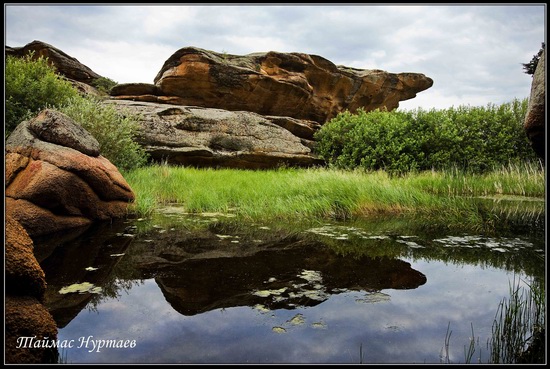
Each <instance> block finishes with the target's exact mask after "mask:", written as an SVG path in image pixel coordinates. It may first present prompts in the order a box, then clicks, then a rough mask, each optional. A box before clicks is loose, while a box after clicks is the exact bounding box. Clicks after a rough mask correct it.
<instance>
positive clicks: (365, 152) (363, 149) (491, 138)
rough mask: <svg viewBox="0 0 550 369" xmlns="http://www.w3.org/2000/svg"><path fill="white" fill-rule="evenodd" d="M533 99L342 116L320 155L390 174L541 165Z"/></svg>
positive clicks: (324, 131) (321, 137)
mask: <svg viewBox="0 0 550 369" xmlns="http://www.w3.org/2000/svg"><path fill="white" fill-rule="evenodd" d="M527 105H528V100H527V99H524V100H522V101H519V100H517V99H516V100H514V101H513V102H511V103H507V104H502V105H500V106H497V105H494V104H489V105H487V106H486V107H470V106H460V107H458V108H454V107H452V108H449V109H445V110H435V109H432V110H430V111H426V110H423V109H418V110H414V111H408V112H401V111H393V112H387V111H380V110H376V111H372V112H365V111H364V110H362V109H359V110H358V111H357V113H355V114H352V113H350V112H347V111H346V112H343V113H340V114H339V115H338V116H337V117H335V118H334V119H332V120H331V121H329V122H327V123H326V124H325V125H323V127H322V128H321V129H320V130H319V131H318V132H317V133H316V136H315V138H316V140H317V146H316V152H317V153H318V154H319V155H320V156H321V157H322V158H324V159H325V160H326V161H327V162H328V163H329V165H331V166H334V167H337V168H346V169H352V168H363V169H365V170H380V169H382V170H386V171H388V173H390V174H403V173H406V172H409V171H423V170H431V169H444V168H451V167H456V168H459V169H461V170H467V171H471V172H478V173H481V172H486V171H490V170H492V169H493V168H496V167H501V166H505V165H508V164H509V163H514V162H525V161H536V160H537V159H536V156H535V153H534V152H533V150H532V148H531V146H530V144H529V141H528V139H527V136H526V135H525V132H524V128H523V121H524V117H525V114H526V111H527Z"/></svg>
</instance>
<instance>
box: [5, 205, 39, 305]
mask: <svg viewBox="0 0 550 369" xmlns="http://www.w3.org/2000/svg"><path fill="white" fill-rule="evenodd" d="M5 231H6V243H5V270H4V273H5V291H6V293H7V294H11V295H28V296H32V297H34V298H36V299H38V300H42V298H43V297H44V292H45V290H46V279H45V275H44V272H43V271H42V269H41V268H40V265H39V264H38V261H37V260H36V258H35V256H34V254H33V242H32V240H31V238H30V237H29V235H28V234H27V232H26V231H25V229H24V228H23V227H22V226H21V224H19V222H17V221H16V220H15V219H14V218H13V217H11V216H9V215H8V216H7V217H6V220H5Z"/></svg>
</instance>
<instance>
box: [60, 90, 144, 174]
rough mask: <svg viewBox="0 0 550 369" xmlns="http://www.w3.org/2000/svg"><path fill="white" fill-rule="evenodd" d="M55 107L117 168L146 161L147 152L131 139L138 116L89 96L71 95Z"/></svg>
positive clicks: (135, 166) (125, 168)
mask: <svg viewBox="0 0 550 369" xmlns="http://www.w3.org/2000/svg"><path fill="white" fill-rule="evenodd" d="M58 110H59V111H61V112H62V113H64V114H66V115H67V116H69V117H70V118H72V119H73V120H74V121H75V122H76V123H78V124H80V125H82V127H84V128H85V129H86V130H87V131H88V132H90V133H91V134H92V136H94V137H95V138H96V140H97V141H98V142H99V144H100V146H101V155H103V156H104V157H106V158H107V159H109V161H111V163H113V164H114V165H115V166H116V167H117V168H118V169H120V170H130V169H134V168H138V167H140V166H143V165H144V164H146V163H147V153H146V152H145V150H144V149H143V147H142V146H140V145H139V144H138V143H137V142H136V141H135V137H136V134H137V133H138V129H139V127H140V126H139V117H138V116H135V115H132V114H121V113H120V112H118V111H117V110H116V109H115V108H114V107H113V106H109V105H105V104H102V103H101V101H100V100H98V99H94V98H91V97H87V98H83V97H77V98H74V99H71V100H69V102H68V103H67V104H65V105H63V106H61V107H60V108H59V109H58Z"/></svg>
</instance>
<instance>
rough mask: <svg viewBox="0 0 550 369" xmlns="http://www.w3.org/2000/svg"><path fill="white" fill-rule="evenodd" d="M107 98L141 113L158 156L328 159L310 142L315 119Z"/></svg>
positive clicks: (234, 163) (290, 161)
mask: <svg viewBox="0 0 550 369" xmlns="http://www.w3.org/2000/svg"><path fill="white" fill-rule="evenodd" d="M106 103H109V104H113V105H114V106H115V107H116V108H117V109H119V110H120V111H124V112H129V113H133V114H139V115H140V116H141V119H142V120H141V130H140V133H139V136H138V138H137V140H138V141H139V142H140V143H141V144H142V145H143V147H144V148H145V150H146V151H147V152H148V153H149V154H150V155H151V158H152V159H155V160H159V161H160V160H163V161H167V162H168V163H172V164H179V165H194V166H202V167H204V166H208V167H216V166H221V167H232V168H248V169H261V168H274V167H277V166H279V165H291V166H312V165H321V164H323V161H322V160H320V159H318V158H317V157H315V156H314V155H313V154H312V149H311V146H310V145H311V140H312V139H313V134H314V132H315V131H316V130H317V129H318V127H319V125H318V124H317V123H315V122H310V121H304V120H298V119H294V118H290V117H269V116H261V115H258V114H255V113H250V112H245V111H235V112H232V111H227V110H221V109H209V108H201V107H193V106H176V105H166V104H158V103H149V102H135V101H128V100H109V101H106Z"/></svg>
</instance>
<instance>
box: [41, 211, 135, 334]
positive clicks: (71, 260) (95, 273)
mask: <svg viewBox="0 0 550 369" xmlns="http://www.w3.org/2000/svg"><path fill="white" fill-rule="evenodd" d="M126 227H127V224H125V223H124V222H122V221H119V222H114V223H101V224H97V225H94V226H93V227H92V228H90V229H88V230H87V231H86V232H85V233H83V234H78V233H75V235H74V237H75V238H72V239H71V238H67V237H63V238H50V239H49V240H48V242H47V243H46V241H45V240H44V241H42V242H43V243H42V244H38V245H37V248H38V252H39V253H40V250H41V249H42V250H48V251H47V252H45V253H44V254H45V257H44V259H43V260H41V261H40V265H41V267H42V269H43V270H44V273H45V274H46V282H47V284H48V287H47V289H46V293H45V305H46V306H47V308H48V310H49V311H50V313H51V314H52V316H53V317H54V319H55V321H56V323H57V326H58V327H59V328H63V327H65V326H66V325H67V324H68V323H69V322H70V321H71V320H72V319H73V318H74V317H75V316H76V315H78V313H79V312H80V311H81V310H82V309H84V308H85V307H86V305H87V304H88V303H89V302H90V300H91V299H92V297H94V294H93V293H92V292H94V290H93V289H91V290H90V292H87V293H78V292H75V293H64V294H61V293H59V291H60V290H62V289H63V288H66V287H67V286H70V285H73V284H76V283H79V284H81V283H84V282H88V283H91V284H92V285H94V286H102V285H104V284H105V283H106V281H108V280H109V278H113V277H112V276H111V274H112V271H113V268H114V266H115V265H116V264H117V263H118V262H119V260H120V259H121V258H120V256H118V257H112V256H111V255H113V254H115V255H116V254H123V253H124V251H125V250H126V248H127V247H128V246H129V244H130V241H131V240H132V238H131V237H129V236H128V235H123V233H124V230H125V228H126ZM117 234H118V235H117ZM51 245H56V246H57V247H55V248H53V247H51Z"/></svg>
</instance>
